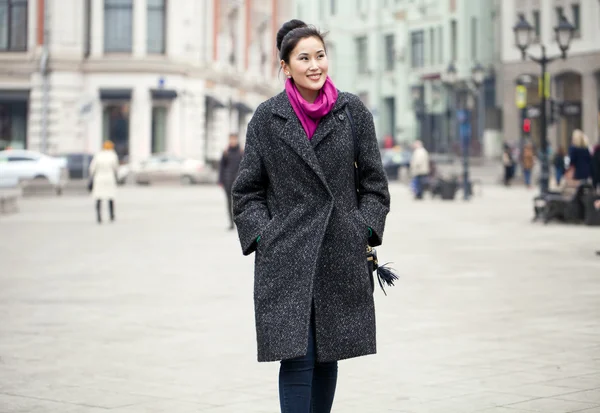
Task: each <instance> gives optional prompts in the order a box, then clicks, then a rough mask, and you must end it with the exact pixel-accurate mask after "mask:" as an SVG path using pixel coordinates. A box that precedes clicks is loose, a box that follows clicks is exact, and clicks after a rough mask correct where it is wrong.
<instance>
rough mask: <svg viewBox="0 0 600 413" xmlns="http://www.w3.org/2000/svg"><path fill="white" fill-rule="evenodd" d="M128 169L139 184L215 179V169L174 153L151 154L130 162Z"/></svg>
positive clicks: (189, 182)
mask: <svg viewBox="0 0 600 413" xmlns="http://www.w3.org/2000/svg"><path fill="white" fill-rule="evenodd" d="M128 169H129V170H128V173H131V174H132V175H133V176H134V179H135V182H136V183H137V184H141V185H144V184H145V185H149V184H152V183H161V182H180V183H182V184H183V185H191V184H199V183H215V182H216V181H217V173H216V171H214V170H213V169H211V168H209V167H207V166H206V165H205V164H204V162H202V161H199V160H196V159H187V158H181V157H179V156H175V155H165V154H161V155H153V156H151V157H149V158H148V159H145V160H143V161H141V162H138V163H134V164H130V165H129V166H128ZM121 173H122V171H121Z"/></svg>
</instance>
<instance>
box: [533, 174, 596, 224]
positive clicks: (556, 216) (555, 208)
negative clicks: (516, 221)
mask: <svg viewBox="0 0 600 413" xmlns="http://www.w3.org/2000/svg"><path fill="white" fill-rule="evenodd" d="M593 192H594V189H593V187H592V186H591V185H590V184H587V183H583V184H575V185H573V184H569V185H566V186H565V187H564V188H563V189H562V190H561V191H549V192H547V193H546V194H543V195H539V196H537V197H535V198H534V199H533V211H534V217H533V221H538V220H541V221H543V222H544V224H547V223H549V222H550V221H552V220H558V221H561V222H567V223H579V222H582V221H583V220H584V218H585V204H584V199H585V198H587V197H589V196H591V195H592V194H593Z"/></svg>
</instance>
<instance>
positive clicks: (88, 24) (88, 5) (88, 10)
mask: <svg viewBox="0 0 600 413" xmlns="http://www.w3.org/2000/svg"><path fill="white" fill-rule="evenodd" d="M83 20H84V26H85V27H84V28H83V56H84V57H89V56H90V53H91V51H92V0H84V3H83Z"/></svg>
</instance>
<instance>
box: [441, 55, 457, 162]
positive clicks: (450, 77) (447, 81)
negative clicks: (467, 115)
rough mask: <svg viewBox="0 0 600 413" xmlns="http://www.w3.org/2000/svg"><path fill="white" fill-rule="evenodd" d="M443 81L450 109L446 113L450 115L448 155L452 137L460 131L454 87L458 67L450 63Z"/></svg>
mask: <svg viewBox="0 0 600 413" xmlns="http://www.w3.org/2000/svg"><path fill="white" fill-rule="evenodd" d="M442 80H443V82H444V86H446V91H447V92H448V99H447V103H448V109H447V111H446V112H447V114H448V131H447V139H446V149H447V150H448V154H450V147H451V145H450V142H451V140H450V137H451V136H455V133H456V131H457V129H458V128H457V127H456V123H455V119H456V116H454V113H455V110H456V95H455V93H454V85H455V84H456V66H454V63H450V64H449V65H448V68H447V69H446V73H445V74H444V76H443V79H442ZM452 131H454V132H452Z"/></svg>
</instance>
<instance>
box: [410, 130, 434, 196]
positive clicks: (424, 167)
mask: <svg viewBox="0 0 600 413" xmlns="http://www.w3.org/2000/svg"><path fill="white" fill-rule="evenodd" d="M430 171H431V169H430V162H429V152H427V149H425V148H424V147H423V142H421V141H420V140H417V141H415V143H414V144H413V154H412V157H411V159H410V173H411V175H412V176H413V178H414V179H415V192H416V194H415V197H416V199H423V192H424V189H425V184H426V182H425V180H426V179H427V177H428V176H429V172H430Z"/></svg>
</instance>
